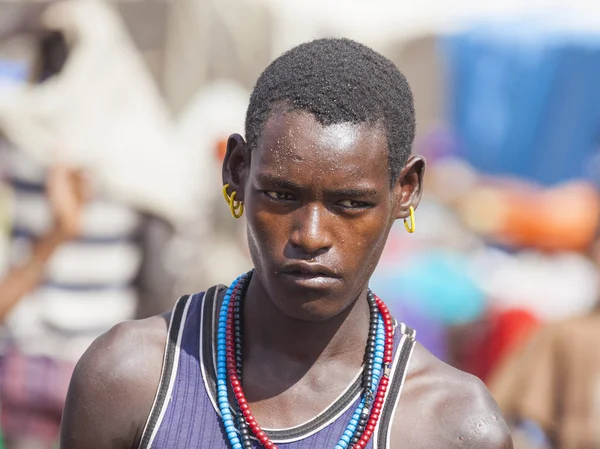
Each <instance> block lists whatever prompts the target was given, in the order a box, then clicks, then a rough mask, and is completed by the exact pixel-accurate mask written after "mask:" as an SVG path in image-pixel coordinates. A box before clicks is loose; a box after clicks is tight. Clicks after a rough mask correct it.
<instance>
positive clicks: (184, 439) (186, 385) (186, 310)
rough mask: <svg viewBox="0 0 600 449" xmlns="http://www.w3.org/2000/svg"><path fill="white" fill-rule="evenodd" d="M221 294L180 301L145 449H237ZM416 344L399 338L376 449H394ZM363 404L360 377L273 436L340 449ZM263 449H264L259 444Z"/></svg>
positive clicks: (310, 448)
mask: <svg viewBox="0 0 600 449" xmlns="http://www.w3.org/2000/svg"><path fill="white" fill-rule="evenodd" d="M222 288H224V287H223V286H220V287H213V288H211V289H209V290H208V291H207V292H206V294H204V293H198V294H196V295H193V296H184V297H182V298H180V299H179V301H178V302H177V304H176V305H175V308H174V310H173V313H172V314H171V322H170V325H169V335H168V338H167V344H166V348H165V355H164V361H163V369H162V375H161V381H160V384H159V387H158V391H157V394H156V397H155V400H154V405H153V406H152V410H151V412H150V415H149V417H148V420H147V422H146V426H145V428H144V432H143V434H142V438H141V440H140V445H139V446H138V449H199V448H210V449H230V445H229V440H228V439H227V437H226V435H225V433H224V428H223V423H222V421H221V418H220V414H219V412H218V406H217V401H216V381H215V379H216V375H215V361H214V341H213V336H214V330H215V328H216V321H217V316H218V312H217V310H216V305H217V295H218V293H219V291H220V290H221V289H222ZM414 342H415V332H414V330H412V329H410V328H409V327H408V326H405V325H403V324H401V325H399V326H397V327H396V332H395V335H394V343H395V345H394V361H393V363H392V366H391V374H390V384H389V387H388V393H387V395H386V400H385V403H384V405H383V409H382V413H381V417H380V420H379V423H378V425H377V428H376V430H375V432H374V434H373V437H372V438H371V440H370V441H369V444H368V445H367V448H369V449H387V448H389V433H390V429H391V422H392V420H393V417H394V414H395V412H396V408H397V406H398V399H399V397H400V392H401V390H402V385H403V383H404V378H405V376H406V371H407V366H408V362H409V360H410V355H411V353H412V349H413V346H414ZM359 401H360V376H357V378H356V380H355V382H353V383H352V385H350V386H349V387H348V388H347V389H346V390H345V391H344V393H343V394H342V395H341V396H340V397H339V398H338V399H336V400H335V401H334V403H333V404H331V405H330V406H329V407H328V408H327V409H326V410H325V411H323V412H322V413H320V414H319V415H318V416H316V417H315V418H313V419H312V420H310V421H309V422H306V423H304V424H301V425H299V426H296V427H292V428H289V429H277V430H269V429H263V430H265V433H267V435H268V436H269V438H270V439H271V440H272V441H273V442H274V443H276V444H277V446H278V447H279V448H280V449H327V448H331V449H333V448H334V447H335V445H336V444H337V442H338V441H339V439H340V436H341V435H342V434H343V432H344V430H345V428H346V426H347V424H348V422H349V421H350V418H351V416H352V414H353V412H354V409H355V408H356V407H357V406H358V403H359ZM254 447H255V448H261V447H262V446H260V445H259V444H258V442H255V446H254Z"/></svg>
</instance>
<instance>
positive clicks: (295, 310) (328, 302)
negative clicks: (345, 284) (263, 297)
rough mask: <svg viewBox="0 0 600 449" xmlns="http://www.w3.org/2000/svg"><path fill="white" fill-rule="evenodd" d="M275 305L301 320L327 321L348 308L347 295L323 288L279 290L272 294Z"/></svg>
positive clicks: (284, 312) (293, 317) (285, 313)
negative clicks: (325, 290) (323, 289)
mask: <svg viewBox="0 0 600 449" xmlns="http://www.w3.org/2000/svg"><path fill="white" fill-rule="evenodd" d="M277 290H279V289H277ZM272 298H273V302H274V304H275V306H276V307H277V308H278V309H279V310H280V311H281V312H282V313H283V314H284V315H286V316H288V317H290V318H292V319H295V320H300V321H312V322H319V321H327V320H330V319H332V318H334V317H336V316H337V315H339V314H340V313H342V312H343V311H344V310H346V309H347V308H348V306H349V305H350V304H351V302H348V296H347V295H337V294H335V293H333V292H324V291H321V290H316V291H315V290H313V291H309V290H304V291H302V290H298V289H295V290H294V291H289V290H287V289H285V290H283V291H281V290H279V291H278V292H277V293H275V295H273V296H272Z"/></svg>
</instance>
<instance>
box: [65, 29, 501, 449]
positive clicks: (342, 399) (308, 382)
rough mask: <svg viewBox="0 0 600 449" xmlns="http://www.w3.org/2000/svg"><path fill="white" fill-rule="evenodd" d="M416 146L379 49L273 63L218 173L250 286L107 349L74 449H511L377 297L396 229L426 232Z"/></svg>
mask: <svg viewBox="0 0 600 449" xmlns="http://www.w3.org/2000/svg"><path fill="white" fill-rule="evenodd" d="M414 132H415V119H414V108H413V100H412V95H411V92H410V88H409V86H408V84H407V82H406V80H405V78H404V77H403V76H402V74H401V73H400V72H399V71H398V69H397V68H396V67H395V66H394V65H393V64H392V63H391V62H390V61H388V60H387V59H385V58H383V57H382V56H381V55H379V54H377V53H375V52H374V51H372V50H370V49H369V48H367V47H365V46H363V45H361V44H358V43H356V42H353V41H350V40H346V39H323V40H317V41H313V42H311V43H308V44H303V45H300V46H298V47H296V48H294V49H292V50H290V51H289V52H287V53H285V54H284V55H282V56H281V57H279V58H278V59H277V60H275V61H274V62H273V63H272V64H271V65H270V66H269V67H268V68H267V69H266V70H265V72H264V73H263V74H262V76H261V77H260V79H259V80H258V82H257V84H256V86H255V89H254V92H253V94H252V97H251V100H250V105H249V108H248V113H247V119H246V140H244V138H242V137H241V136H240V135H238V134H234V135H232V136H231V137H230V139H229V142H228V148H227V155H226V157H225V161H224V164H223V182H224V184H225V191H224V193H225V196H226V199H227V201H228V203H229V205H230V208H231V212H232V214H233V215H234V216H239V215H240V214H241V213H242V212H244V211H245V213H246V219H247V229H248V240H249V246H250V252H251V255H252V259H253V262H254V264H255V269H254V271H253V272H252V273H249V274H247V275H245V276H243V277H241V278H239V279H238V280H237V281H236V282H234V284H232V286H231V287H230V288H229V289H227V291H225V290H226V289H225V288H224V287H216V288H211V289H209V290H208V291H207V292H206V294H197V295H193V296H191V297H183V298H182V299H181V300H180V301H179V303H178V305H177V306H176V307H175V309H174V311H173V313H171V314H170V315H168V316H160V317H155V318H150V319H147V320H144V321H139V322H135V321H134V322H128V323H123V324H120V325H118V326H116V327H115V328H114V329H113V330H111V331H110V332H109V333H108V334H106V335H105V336H103V337H101V338H100V339H99V340H98V341H96V342H95V343H94V344H93V345H92V347H91V348H90V349H89V350H88V352H87V353H86V355H85V356H84V357H83V358H82V360H81V361H80V363H79V365H78V367H77V369H76V372H75V374H74V377H73V380H72V384H71V387H70V392H69V397H68V400H67V405H66V411H65V414H64V416H63V426H62V435H61V447H62V449H84V448H85V449H108V448H113V449H118V448H132V447H133V448H142V449H148V448H152V449H187V448H214V449H225V448H231V447H233V448H236V449H239V448H248V447H267V448H273V447H279V448H290V449H291V448H302V449H312V448H319V449H320V448H327V447H330V448H336V449H338V448H341V449H343V448H349V447H357V448H364V447H368V448H400V447H406V448H423V449H436V448H443V449H448V448H473V449H509V448H512V442H511V438H510V435H509V431H508V429H507V426H506V424H505V422H504V420H503V418H502V416H501V414H500V411H499V410H498V407H497V406H496V404H495V403H494V401H493V400H492V398H491V397H490V395H489V394H488V392H487V390H486V389H485V387H484V386H483V384H482V383H481V382H480V381H478V380H477V379H476V378H474V377H472V376H469V375H467V374H464V373H462V372H459V371H457V370H455V369H453V368H451V367H449V366H447V365H445V364H444V363H442V362H441V361H439V360H437V359H436V358H434V357H433V356H432V355H430V354H429V353H428V352H427V351H426V350H425V349H424V348H423V347H422V346H420V345H419V344H418V343H415V341H414V332H413V331H412V330H411V329H409V328H407V327H406V326H404V325H402V324H398V323H396V322H395V320H393V319H392V318H390V316H389V314H388V312H387V311H386V309H385V306H384V305H383V304H382V303H381V302H379V301H378V299H377V298H376V297H375V296H374V295H373V294H372V293H371V292H370V291H369V290H368V282H369V278H370V276H371V274H372V273H373V270H374V269H375V266H376V265H377V262H378V260H379V257H380V255H381V252H382V250H383V247H384V245H385V242H386V239H387V236H388V233H389V231H390V227H391V226H392V224H393V223H394V221H395V220H396V219H398V218H400V219H405V220H406V219H410V221H411V224H410V225H408V224H407V229H409V230H412V229H413V227H414V217H413V214H412V212H413V210H414V208H416V206H417V205H418V203H419V199H420V196H421V189H422V178H423V171H424V168H425V161H424V160H423V159H422V158H421V157H418V156H412V157H411V155H410V152H411V145H412V142H413V138H414ZM207 257H210V256H207ZM398 318H399V319H401V318H402V317H398ZM242 374H243V381H241V379H242ZM263 428H264V429H271V430H265V431H263V430H262V429H263Z"/></svg>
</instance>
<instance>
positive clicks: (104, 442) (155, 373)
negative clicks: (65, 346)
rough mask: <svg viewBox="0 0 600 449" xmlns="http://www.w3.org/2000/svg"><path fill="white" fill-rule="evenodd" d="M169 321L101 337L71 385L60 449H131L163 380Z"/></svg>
mask: <svg viewBox="0 0 600 449" xmlns="http://www.w3.org/2000/svg"><path fill="white" fill-rule="evenodd" d="M167 331H168V317H167V316H155V317H151V318H148V319H145V320H139V321H128V322H124V323H121V324H118V325H116V326H115V327H113V328H112V329H111V330H110V331H109V332H107V333H106V334H104V335H102V336H101V337H99V338H98V339H97V340H96V341H95V342H94V343H93V344H92V345H91V346H90V348H89V349H88V350H87V351H86V353H85V354H84V355H83V357H82V358H81V360H80V361H79V363H78V364H77V367H76V368H75V372H74V374H73V378H72V380H71V385H70V387H69V393H68V396H67V402H66V406H65V411H64V413H63V422H62V428H61V446H60V447H61V449H79V448H82V449H83V448H86V449H101V448H116V449H118V448H131V447H133V445H134V443H135V442H136V440H138V439H139V438H140V435H141V432H142V430H143V426H144V424H145V421H146V418H147V416H148V414H149V412H150V409H151V407H152V403H153V401H154V396H155V393H156V390H157V387H158V383H159V380H160V373H161V370H162V360H163V354H164V347H165V343H166V338H167Z"/></svg>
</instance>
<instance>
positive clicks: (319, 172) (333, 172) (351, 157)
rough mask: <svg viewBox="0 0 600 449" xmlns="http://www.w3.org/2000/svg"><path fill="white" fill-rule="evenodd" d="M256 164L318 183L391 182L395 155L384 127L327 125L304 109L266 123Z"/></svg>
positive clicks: (254, 159) (260, 168) (261, 169)
mask: <svg viewBox="0 0 600 449" xmlns="http://www.w3.org/2000/svg"><path fill="white" fill-rule="evenodd" d="M252 165H253V166H255V168H256V169H258V171H259V172H268V173H269V174H271V175H276V176H281V177H292V176H293V177H295V178H297V177H304V178H307V179H308V180H309V181H310V182H315V181H317V180H321V179H323V178H324V177H327V178H328V179H329V180H330V181H332V182H347V181H350V180H356V181H368V180H371V181H373V180H378V181H383V182H386V183H388V184H389V176H390V174H389V151H388V144H387V139H386V135H385V131H384V129H383V127H381V126H378V125H369V124H365V123H362V124H354V123H340V124H334V125H327V126H323V125H321V124H320V123H319V122H318V121H317V120H316V119H315V117H314V116H313V115H312V114H310V113H308V112H303V111H294V112H286V113H274V114H272V115H271V117H270V118H269V120H267V122H266V123H265V126H264V128H263V131H262V138H261V142H260V144H259V146H258V148H256V149H255V150H254V151H253V154H252Z"/></svg>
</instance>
